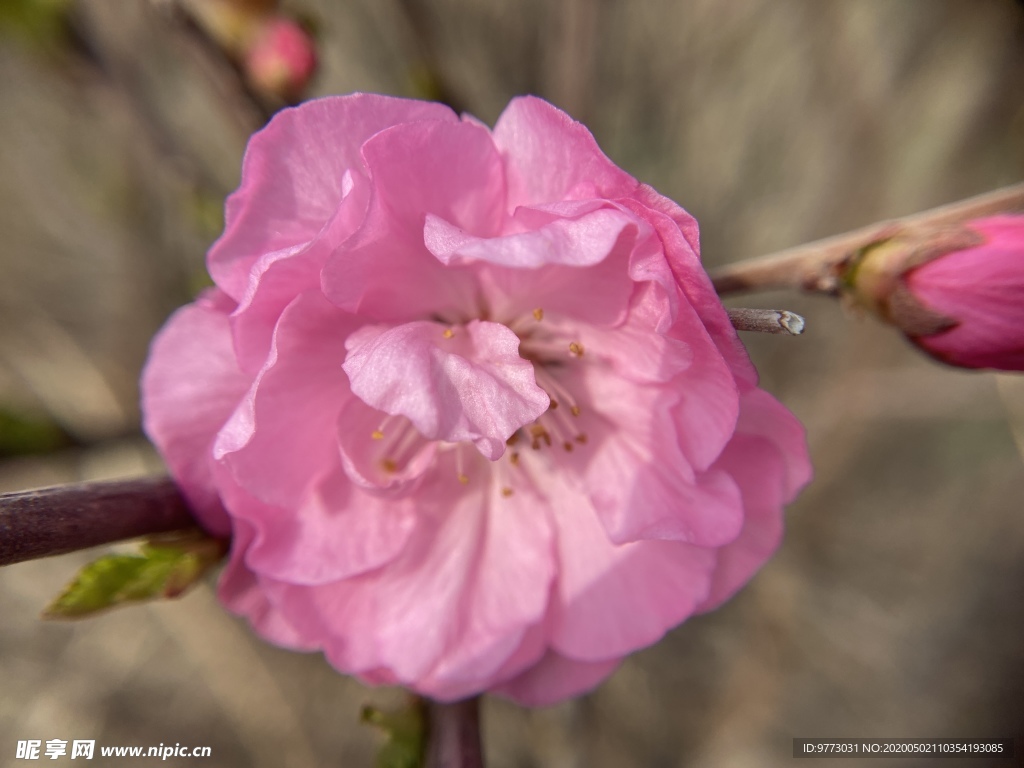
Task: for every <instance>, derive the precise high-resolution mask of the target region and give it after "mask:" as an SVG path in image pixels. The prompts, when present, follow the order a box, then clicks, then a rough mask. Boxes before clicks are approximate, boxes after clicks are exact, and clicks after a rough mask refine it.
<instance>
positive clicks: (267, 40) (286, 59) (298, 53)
mask: <svg viewBox="0 0 1024 768" xmlns="http://www.w3.org/2000/svg"><path fill="white" fill-rule="evenodd" d="M316 63H317V62H316V48H315V46H314V43H313V39H312V38H311V37H310V35H309V33H308V32H306V30H304V29H303V28H302V27H301V26H299V24H298V23H296V22H295V21H293V20H291V19H287V18H284V17H281V16H278V17H273V18H270V19H268V20H267V21H266V23H264V24H263V25H262V27H261V29H260V30H259V32H258V33H257V34H256V35H255V37H254V39H253V41H252V44H251V45H250V46H249V49H248V51H247V52H246V55H245V71H246V74H247V75H248V77H249V81H250V82H251V83H252V85H253V86H254V87H255V88H257V89H258V90H260V91H262V92H264V93H267V94H270V95H272V96H276V97H278V98H281V99H283V100H285V101H297V100H298V99H299V98H300V97H301V96H302V92H303V91H304V90H305V89H306V86H307V85H308V84H309V81H310V79H311V78H312V77H313V73H314V72H315V70H316Z"/></svg>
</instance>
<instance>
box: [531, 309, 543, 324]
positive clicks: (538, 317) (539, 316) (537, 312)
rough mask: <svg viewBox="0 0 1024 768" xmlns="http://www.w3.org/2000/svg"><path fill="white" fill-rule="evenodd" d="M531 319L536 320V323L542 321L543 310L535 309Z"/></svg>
mask: <svg viewBox="0 0 1024 768" xmlns="http://www.w3.org/2000/svg"><path fill="white" fill-rule="evenodd" d="M533 319H534V320H536V321H537V322H538V323H539V322H540V321H541V320H543V319H544V310H543V309H541V308H540V307H537V308H536V309H535V310H533Z"/></svg>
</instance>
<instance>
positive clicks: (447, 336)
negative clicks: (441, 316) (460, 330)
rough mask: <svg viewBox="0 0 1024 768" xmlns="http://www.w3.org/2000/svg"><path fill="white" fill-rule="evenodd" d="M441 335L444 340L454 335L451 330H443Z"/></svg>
mask: <svg viewBox="0 0 1024 768" xmlns="http://www.w3.org/2000/svg"><path fill="white" fill-rule="evenodd" d="M441 335H442V336H444V337H445V338H446V339H450V338H452V337H453V336H454V335H455V331H453V330H452V329H451V328H445V329H444V333H442V334H441Z"/></svg>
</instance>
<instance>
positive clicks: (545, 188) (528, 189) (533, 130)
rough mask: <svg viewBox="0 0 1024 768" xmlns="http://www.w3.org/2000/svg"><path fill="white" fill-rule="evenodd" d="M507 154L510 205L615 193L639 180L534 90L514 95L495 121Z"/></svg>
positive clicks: (498, 141)
mask: <svg viewBox="0 0 1024 768" xmlns="http://www.w3.org/2000/svg"><path fill="white" fill-rule="evenodd" d="M494 143H495V145H496V146H497V147H498V149H499V150H500V152H501V154H502V156H503V157H504V159H505V167H506V171H505V172H506V177H507V183H508V211H509V212H510V213H511V212H512V211H514V210H515V209H516V208H517V207H519V206H520V205H536V204H538V203H547V202H552V201H557V200H583V199H589V198H596V197H600V198H605V199H614V198H617V197H623V196H625V195H628V194H630V193H631V192H632V191H633V190H634V189H636V187H637V182H636V180H635V179H634V178H633V177H632V176H630V175H629V174H627V173H626V172H624V171H622V170H621V169H619V168H617V167H616V166H615V164H614V163H613V162H612V161H611V160H609V159H608V158H607V157H606V156H605V154H604V153H603V152H602V151H601V149H600V148H599V147H598V146H597V142H596V141H594V137H593V136H592V135H591V133H590V131H588V130H587V129H586V128H585V127H584V126H583V125H581V124H580V123H577V122H576V121H575V120H573V119H572V118H571V117H569V116H568V115H567V114H565V113H564V112H562V111H561V110H559V109H556V108H555V107H553V106H552V105H551V104H548V103H547V102H546V101H543V100H541V99H538V98H536V97H533V96H524V97H521V98H518V99H513V100H512V102H511V103H510V104H509V105H508V106H507V107H506V108H505V111H504V112H502V114H501V117H499V118H498V122H497V124H496V125H495V126H494Z"/></svg>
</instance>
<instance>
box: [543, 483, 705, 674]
mask: <svg viewBox="0 0 1024 768" xmlns="http://www.w3.org/2000/svg"><path fill="white" fill-rule="evenodd" d="M547 487H548V488H549V490H551V491H552V493H553V494H554V495H552V496H551V507H552V509H553V512H554V514H555V518H556V525H557V526H558V528H557V530H558V558H559V571H558V596H557V602H556V604H555V609H554V615H553V618H552V640H551V644H552V648H553V649H554V650H556V651H557V652H558V653H560V654H562V655H563V656H567V657H569V658H572V659H577V660H581V661H609V660H612V659H618V658H619V657H621V656H625V655H626V654H629V653H632V652H633V651H635V650H637V649H639V648H644V647H646V646H648V645H650V644H651V643H653V642H655V641H656V640H658V639H659V638H661V637H662V635H664V634H665V632H666V631H667V630H668V629H669V628H671V627H674V626H675V625H676V624H679V623H680V622H681V621H683V620H684V619H686V618H687V617H688V616H690V615H691V614H692V613H693V612H694V611H695V610H696V608H697V606H698V605H699V604H700V603H701V602H702V601H703V600H704V599H705V597H706V595H707V592H708V589H709V586H710V583H711V571H712V570H713V569H714V565H715V556H714V550H712V549H704V548H701V547H694V546H691V545H689V544H680V543H678V542H672V541H641V542H636V543H632V544H620V545H616V544H613V543H612V542H611V540H610V539H609V538H608V535H607V534H606V533H605V530H604V528H603V527H602V525H601V523H600V521H599V520H598V517H597V514H596V512H595V511H594V510H593V509H592V508H591V507H590V506H589V505H588V504H586V503H582V502H583V500H582V499H581V498H580V496H579V493H578V492H576V491H573V490H572V489H571V488H570V487H568V486H564V485H561V484H560V483H559V481H558V479H557V478H554V477H553V478H550V485H548V486H547Z"/></svg>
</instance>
